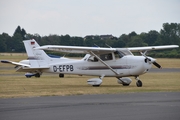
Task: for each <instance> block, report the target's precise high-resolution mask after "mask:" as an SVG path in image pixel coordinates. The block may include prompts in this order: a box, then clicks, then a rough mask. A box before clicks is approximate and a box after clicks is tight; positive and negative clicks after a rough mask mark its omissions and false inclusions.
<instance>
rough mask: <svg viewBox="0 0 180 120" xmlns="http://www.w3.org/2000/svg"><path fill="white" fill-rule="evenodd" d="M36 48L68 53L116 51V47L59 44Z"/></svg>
mask: <svg viewBox="0 0 180 120" xmlns="http://www.w3.org/2000/svg"><path fill="white" fill-rule="evenodd" d="M34 49H38V50H52V51H60V52H67V53H90V51H93V52H96V53H107V52H115V51H116V48H100V47H79V46H58V45H45V46H41V47H36V48H34Z"/></svg>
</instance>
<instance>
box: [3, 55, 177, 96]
mask: <svg viewBox="0 0 180 120" xmlns="http://www.w3.org/2000/svg"><path fill="white" fill-rule="evenodd" d="M2 59H5V60H12V61H17V62H18V61H20V60H22V59H26V54H3V55H2V54H0V60H2ZM157 60H158V63H159V64H161V65H162V66H163V68H180V59H157ZM13 67H14V66H12V65H8V64H2V63H0V98H13V97H34V96H56V95H62V96H64V95H83V94H117V93H127V92H157V91H180V73H178V72H176V73H147V74H145V75H142V76H140V79H141V80H142V82H143V87H136V81H135V80H134V78H133V77H131V78H132V80H133V82H132V83H131V84H130V86H122V85H120V84H117V79H116V78H114V77H105V78H104V79H103V83H102V85H101V86H100V87H92V86H90V85H87V80H88V79H90V78H93V77H92V76H78V75H65V78H59V77H58V74H52V75H51V74H50V75H44V76H43V75H42V76H41V78H35V77H32V78H25V76H24V73H18V72H15V70H14V69H13ZM11 74H20V75H18V76H14V75H13V76H12V75H11Z"/></svg>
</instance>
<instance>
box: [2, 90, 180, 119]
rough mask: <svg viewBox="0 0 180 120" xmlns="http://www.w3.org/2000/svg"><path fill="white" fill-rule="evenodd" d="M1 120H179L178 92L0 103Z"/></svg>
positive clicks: (29, 99)
mask: <svg viewBox="0 0 180 120" xmlns="http://www.w3.org/2000/svg"><path fill="white" fill-rule="evenodd" d="M0 119H1V120H180V92H151V93H126V94H105V95H77V96H52V97H32V98H12V99H0Z"/></svg>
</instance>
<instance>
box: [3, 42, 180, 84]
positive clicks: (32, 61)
mask: <svg viewBox="0 0 180 120" xmlns="http://www.w3.org/2000/svg"><path fill="white" fill-rule="evenodd" d="M23 42H24V45H25V48H26V52H27V56H28V59H27V60H22V61H20V62H13V61H8V60H1V62H2V63H10V64H13V65H16V67H15V68H16V71H17V72H27V73H26V74H25V76H26V77H32V76H35V77H40V75H42V73H43V72H45V73H57V74H59V77H64V74H77V75H91V76H99V77H98V78H92V79H89V80H87V83H88V84H89V85H92V86H100V85H101V83H102V79H103V78H104V77H116V78H117V79H118V83H119V84H122V85H123V86H128V85H130V83H131V81H132V80H131V79H130V78H128V76H134V77H135V79H136V80H137V82H136V85H137V87H142V82H141V80H140V79H139V75H142V74H144V73H146V72H148V71H149V70H150V69H151V67H152V64H154V65H155V66H156V67H158V68H161V66H160V65H159V64H158V63H157V62H156V59H154V58H151V57H148V56H146V55H145V54H146V52H147V51H151V50H160V49H169V48H177V47H179V46H178V45H166V46H148V47H131V48H111V47H110V48H100V47H78V46H60V45H44V46H39V44H38V43H37V42H36V41H35V40H34V39H32V40H25V41H23ZM44 50H53V51H59V52H67V53H85V54H86V55H85V57H84V58H82V59H80V60H77V59H69V58H65V57H61V58H52V57H49V56H48V55H47V54H46V53H45V52H44ZM132 52H140V53H141V54H142V55H141V56H134V55H133V54H132Z"/></svg>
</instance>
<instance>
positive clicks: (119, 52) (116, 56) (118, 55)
mask: <svg viewBox="0 0 180 120" xmlns="http://www.w3.org/2000/svg"><path fill="white" fill-rule="evenodd" d="M114 55H115V58H116V59H119V58H122V57H123V56H125V54H124V53H123V52H121V51H116V52H114Z"/></svg>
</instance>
